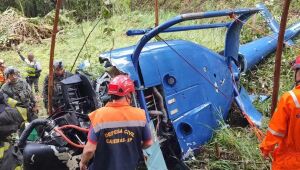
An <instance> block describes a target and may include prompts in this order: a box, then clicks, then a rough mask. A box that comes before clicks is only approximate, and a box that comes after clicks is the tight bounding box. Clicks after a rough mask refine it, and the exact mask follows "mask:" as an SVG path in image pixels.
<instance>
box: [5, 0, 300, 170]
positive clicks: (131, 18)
mask: <svg viewBox="0 0 300 170" xmlns="http://www.w3.org/2000/svg"><path fill="white" fill-rule="evenodd" d="M5 2H6V3H9V2H12V1H5ZM20 2H21V4H22V2H25V1H21V0H20ZM68 2H69V3H71V1H68ZM78 2H79V1H78ZM111 2H112V6H111V8H110V9H108V8H105V9H107V10H109V11H110V12H112V13H109V14H110V15H107V17H105V16H104V13H100V12H99V13H93V17H91V16H89V15H92V14H91V13H85V11H89V10H88V9H86V8H87V6H85V7H82V6H81V7H78V6H77V7H78V8H81V9H82V11H81V12H80V13H81V15H79V14H76V15H75V19H71V18H72V17H66V15H64V16H63V17H61V20H64V22H63V23H65V24H63V23H60V24H63V25H60V31H59V33H58V34H57V41H56V48H55V59H57V60H63V61H64V62H65V63H66V65H67V69H70V68H71V66H72V65H73V62H74V60H75V57H76V56H77V54H78V52H79V49H80V48H81V46H82V44H83V42H84V40H85V38H86V37H87V35H88V33H89V32H90V30H91V29H92V28H93V26H94V25H95V24H96V23H97V22H98V20H99V19H100V18H101V20H100V23H99V24H98V26H97V27H96V29H95V31H94V32H93V33H92V35H91V37H90V39H89V40H88V41H87V44H86V46H85V47H84V49H83V51H82V52H81V54H80V59H79V60H78V61H77V64H78V63H80V62H81V61H83V60H86V59H87V60H89V61H90V62H91V63H92V66H93V67H94V68H99V67H100V68H101V66H100V65H99V63H98V58H97V56H98V54H100V53H101V52H105V51H109V50H111V49H115V48H120V47H126V46H130V45H134V44H136V42H137V41H138V40H139V38H140V37H127V36H126V35H125V32H126V30H128V29H130V28H149V27H153V25H154V14H153V12H152V11H151V10H152V4H151V3H152V1H149V0H147V1H142V2H141V3H138V2H137V1H130V0H123V1H111ZM159 2H160V5H161V10H160V22H163V21H166V20H167V19H169V18H171V17H173V16H176V15H178V13H181V12H193V11H206V10H218V9H228V8H236V7H253V6H254V4H256V3H258V2H260V1H258V0H239V1H238V0H233V1H224V0H216V1H208V0H204V1H191V0H183V1H180V0H174V1H172V2H168V1H164V0H161V1H159ZM265 2H266V4H267V5H268V7H269V8H270V10H271V12H272V13H273V14H274V15H275V17H276V18H277V19H279V17H280V11H281V7H282V5H281V4H282V2H281V1H279V0H277V1H276V0H266V1H265ZM72 3H75V1H74V2H72ZM99 4H100V3H99ZM297 4H299V0H295V1H293V3H292V6H291V15H290V16H289V17H290V19H289V23H290V24H291V23H294V22H295V21H297V19H298V16H299V11H300V9H299V6H297ZM69 5H70V4H69ZM89 5H91V4H89ZM0 6H1V5H0ZM21 6H22V5H21ZM72 6H76V4H73V5H70V6H69V7H68V9H70V8H71V10H72ZM22 7H24V6H22ZM102 7H103V5H101V4H100V7H99V8H100V9H103V8H102ZM16 8H19V7H17V6H16ZM0 9H3V8H0ZM167 9H168V10H167ZM20 10H21V9H20ZM92 11H94V9H93V10H91V11H90V12H92ZM104 11H105V10H104ZM77 12H78V11H77ZM94 12H95V11H94ZM23 13H24V12H23ZM71 13H72V12H71ZM97 14H99V15H97ZM111 14H113V15H111ZM49 15H50V14H49ZM52 16H53V13H52ZM83 16H84V17H83ZM110 16H111V17H110ZM48 17H49V16H48ZM76 17H78V18H76ZM44 18H45V20H47V16H46V17H44ZM52 18H53V17H50V19H48V20H49V22H47V23H51V19H52ZM83 18H84V19H94V18H96V19H95V20H92V21H91V20H87V21H83V22H80V23H76V22H75V21H80V20H82V19H83ZM103 18H107V19H103ZM224 19H226V20H230V19H229V18H224ZM37 20H38V21H39V22H41V20H42V18H37ZM214 21H216V20H208V21H205V22H206V23H207V22H214ZM202 22H204V21H193V23H202ZM186 24H188V23H186ZM252 27H255V28H258V29H260V30H262V33H261V32H256V31H255V30H253V28H252ZM268 33H270V31H269V30H268V28H267V26H266V24H265V23H264V22H263V20H262V19H261V17H260V16H259V15H258V14H257V15H255V16H254V17H253V18H252V19H251V20H250V21H248V24H246V25H245V26H244V29H243V31H242V37H241V42H243V43H244V42H249V41H251V40H252V39H253V38H258V37H260V36H262V35H266V34H268ZM160 36H161V37H162V38H163V39H176V38H180V39H187V40H191V41H194V42H197V43H200V44H205V45H206V46H208V47H209V48H211V49H213V50H216V51H222V50H223V48H224V38H225V32H224V29H210V30H205V31H190V32H182V33H176V34H161V35H160ZM154 41H155V40H154ZM299 41H300V40H297V41H296V44H297V45H298V46H299ZM19 47H20V48H21V49H22V53H23V54H24V55H26V54H27V53H28V52H30V51H32V52H33V53H34V54H35V55H36V57H37V59H38V60H39V61H40V62H41V64H42V67H43V72H42V75H41V79H40V88H42V82H43V79H44V77H45V76H46V75H47V74H48V68H49V67H48V66H49V51H50V38H46V39H43V40H42V41H41V43H39V44H27V43H21V44H20V45H19ZM299 52H300V51H299V49H298V48H295V47H291V48H287V49H285V51H284V55H283V59H282V71H281V82H280V85H281V86H280V94H282V92H284V91H287V90H289V89H291V87H292V85H293V72H292V71H291V70H290V66H289V62H290V61H292V60H293V59H294V56H295V55H296V54H299ZM0 58H1V59H4V60H5V61H6V65H7V66H9V65H13V66H16V67H17V68H18V69H20V70H21V71H22V72H23V71H24V67H23V64H22V62H21V60H20V59H19V57H18V55H17V53H16V52H15V51H13V50H7V51H0ZM98 66H99V67H98ZM273 69H274V54H273V55H271V56H270V57H269V58H267V59H266V60H264V61H263V62H262V63H261V64H260V65H258V66H257V67H256V68H254V69H253V70H251V71H248V72H247V73H246V74H245V75H244V76H243V77H242V85H243V86H244V87H245V88H246V89H247V90H248V91H249V92H250V93H256V94H266V95H271V93H272V86H273V83H272V82H273ZM96 70H98V69H96ZM100 70H101V69H100ZM270 103H271V100H270V99H268V100H267V101H265V102H263V103H259V102H256V103H255V105H256V107H257V108H258V110H259V111H260V112H262V113H263V114H264V115H266V116H267V115H269V112H270ZM40 105H41V107H42V103H40ZM42 111H43V112H44V110H42ZM41 114H45V113H41ZM267 122H268V118H267V117H266V119H265V123H264V124H263V129H266V126H267ZM221 124H222V128H221V129H219V130H217V131H216V135H215V136H214V138H213V139H212V140H211V142H209V143H208V144H207V145H205V146H203V148H202V152H201V154H200V155H199V156H198V157H196V159H195V160H193V161H191V162H189V165H190V166H191V167H192V168H195V169H199V168H204V169H268V168H267V167H268V166H269V162H268V161H265V160H263V159H262V158H261V157H260V153H259V149H258V144H259V142H258V140H257V138H256V137H255V135H254V133H253V132H252V131H251V129H249V128H230V127H228V126H227V125H226V124H225V123H224V122H221Z"/></svg>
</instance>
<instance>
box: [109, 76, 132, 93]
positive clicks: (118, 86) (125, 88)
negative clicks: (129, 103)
mask: <svg viewBox="0 0 300 170" xmlns="http://www.w3.org/2000/svg"><path fill="white" fill-rule="evenodd" d="M134 90H135V89H134V84H133V81H132V80H131V79H130V78H129V76H127V75H118V76H116V77H114V78H113V79H112V80H111V81H110V83H109V84H108V94H113V95H117V96H126V95H128V94H130V93H132V92H134Z"/></svg>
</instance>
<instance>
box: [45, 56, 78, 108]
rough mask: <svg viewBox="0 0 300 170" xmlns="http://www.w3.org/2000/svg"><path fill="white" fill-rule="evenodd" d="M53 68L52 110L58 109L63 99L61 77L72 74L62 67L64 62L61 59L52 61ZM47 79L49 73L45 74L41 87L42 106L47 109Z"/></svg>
mask: <svg viewBox="0 0 300 170" xmlns="http://www.w3.org/2000/svg"><path fill="white" fill-rule="evenodd" d="M53 69H54V76H53V87H54V89H53V96H52V107H53V108H52V109H53V111H54V112H57V111H59V109H60V108H61V107H62V105H61V104H62V103H63V102H62V101H63V94H62V89H61V82H60V81H62V80H63V79H65V78H67V77H71V76H72V75H73V74H72V73H70V72H68V71H66V70H65V68H64V64H63V62H62V61H54V63H53ZM48 81H49V75H48V76H46V78H45V80H44V87H43V101H44V106H45V108H46V109H47V108H48Z"/></svg>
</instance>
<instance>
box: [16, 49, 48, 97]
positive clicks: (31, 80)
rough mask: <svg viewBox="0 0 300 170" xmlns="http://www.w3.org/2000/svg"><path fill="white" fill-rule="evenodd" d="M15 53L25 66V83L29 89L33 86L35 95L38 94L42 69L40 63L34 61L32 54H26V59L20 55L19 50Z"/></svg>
mask: <svg viewBox="0 0 300 170" xmlns="http://www.w3.org/2000/svg"><path fill="white" fill-rule="evenodd" d="M17 52H18V54H19V56H20V58H21V60H23V61H24V62H25V64H26V73H27V75H26V81H27V83H28V84H29V85H30V87H31V88H32V86H34V90H35V93H36V94H37V93H38V92H39V78H40V76H41V72H42V67H41V65H40V63H39V62H37V61H36V60H35V57H34V55H33V53H32V52H30V53H28V55H27V58H25V57H24V56H23V55H22V54H21V52H20V50H18V51H17ZM32 91H33V89H32Z"/></svg>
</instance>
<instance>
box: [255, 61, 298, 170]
mask: <svg viewBox="0 0 300 170" xmlns="http://www.w3.org/2000/svg"><path fill="white" fill-rule="evenodd" d="M292 68H293V70H295V83H296V86H295V88H294V89H293V90H291V91H289V92H286V93H284V94H283V95H282V96H281V98H280V100H279V102H278V105H277V109H276V111H275V112H274V114H273V117H272V119H271V121H270V123H269V127H268V131H267V134H266V137H265V139H264V140H263V142H262V143H261V145H260V149H261V152H262V154H263V156H264V157H265V158H266V157H269V156H272V157H273V162H272V169H273V170H277V169H300V138H299V133H300V103H299V102H300V71H299V70H300V56H298V57H297V58H296V60H295V62H294V64H293V66H292Z"/></svg>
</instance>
